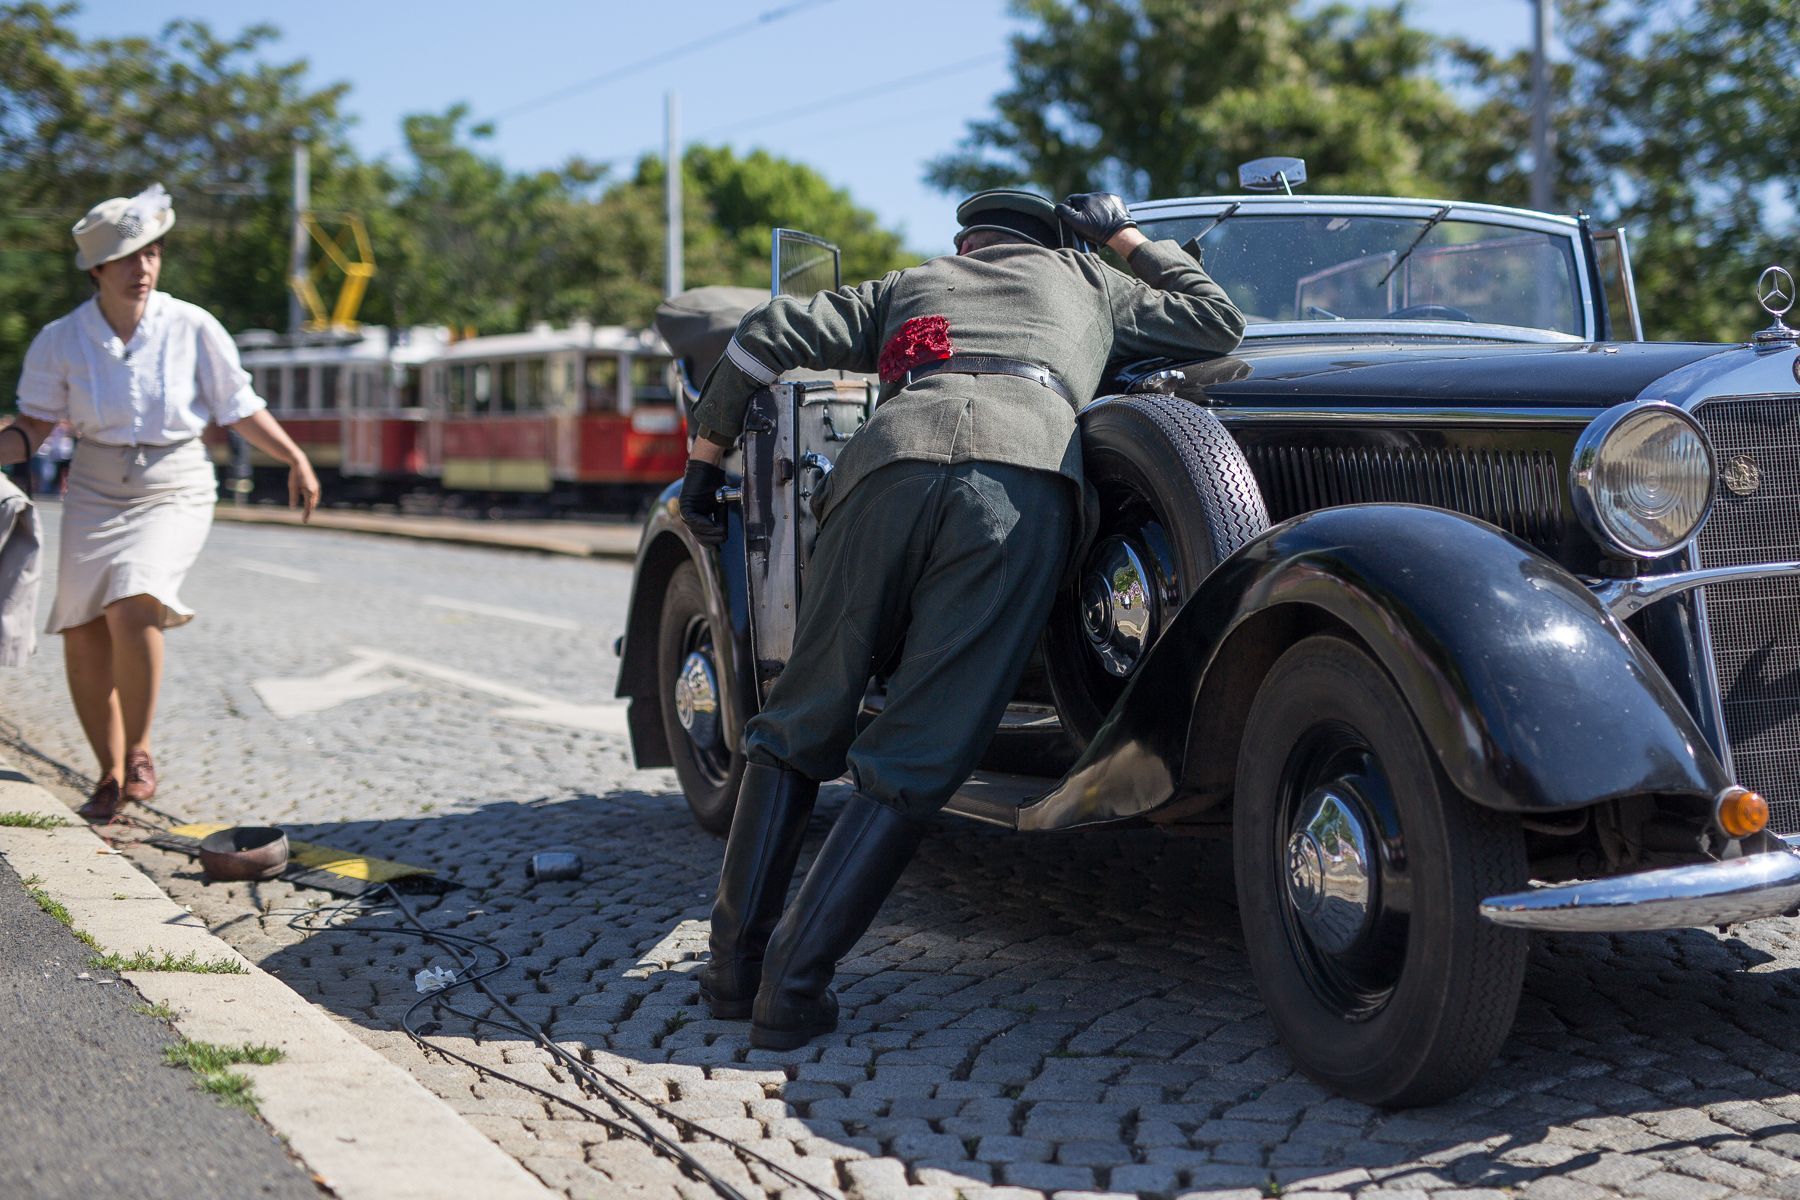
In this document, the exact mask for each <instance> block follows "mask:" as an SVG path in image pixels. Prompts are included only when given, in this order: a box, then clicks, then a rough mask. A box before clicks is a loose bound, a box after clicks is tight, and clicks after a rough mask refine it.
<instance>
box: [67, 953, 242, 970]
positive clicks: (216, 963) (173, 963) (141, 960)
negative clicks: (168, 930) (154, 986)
mask: <svg viewBox="0 0 1800 1200" xmlns="http://www.w3.org/2000/svg"><path fill="white" fill-rule="evenodd" d="M93 965H94V966H96V967H98V968H100V969H101V970H102V971H118V972H124V971H191V972H193V973H195V974H197V975H248V974H249V973H250V970H249V968H248V967H246V966H244V964H243V963H240V962H238V961H236V960H235V959H230V958H201V957H200V956H199V955H197V954H195V953H194V952H193V951H192V950H189V951H188V952H187V953H186V954H184V955H182V956H181V957H180V958H176V957H175V956H174V955H173V954H170V953H169V952H168V951H166V950H165V951H163V952H162V953H161V954H152V953H151V952H150V951H148V950H139V951H138V952H137V953H135V954H101V955H98V956H97V957H95V958H94V960H93Z"/></svg>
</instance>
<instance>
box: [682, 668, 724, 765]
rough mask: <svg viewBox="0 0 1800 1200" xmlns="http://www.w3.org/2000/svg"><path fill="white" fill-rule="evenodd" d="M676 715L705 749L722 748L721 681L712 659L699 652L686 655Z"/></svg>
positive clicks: (697, 744) (697, 742)
mask: <svg viewBox="0 0 1800 1200" xmlns="http://www.w3.org/2000/svg"><path fill="white" fill-rule="evenodd" d="M675 716H676V718H677V719H679V720H680V721H681V727H682V728H683V729H685V730H687V735H688V737H690V738H692V739H693V741H694V744H695V745H696V746H699V747H700V748H701V749H703V750H716V749H718V747H719V681H718V678H717V677H716V676H715V675H714V674H713V665H712V660H711V659H710V658H708V657H707V656H706V655H704V654H701V653H700V652H699V651H695V652H694V653H692V654H690V655H688V656H687V661H686V662H684V663H682V664H681V673H680V674H679V675H677V676H676V677H675Z"/></svg>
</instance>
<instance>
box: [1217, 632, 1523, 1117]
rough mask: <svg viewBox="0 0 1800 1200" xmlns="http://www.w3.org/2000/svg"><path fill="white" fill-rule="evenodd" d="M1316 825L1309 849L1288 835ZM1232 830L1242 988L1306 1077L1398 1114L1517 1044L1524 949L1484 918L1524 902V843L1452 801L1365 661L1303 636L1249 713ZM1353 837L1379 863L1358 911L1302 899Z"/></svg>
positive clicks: (1321, 890)
mask: <svg viewBox="0 0 1800 1200" xmlns="http://www.w3.org/2000/svg"><path fill="white" fill-rule="evenodd" d="M1320 797H1335V800H1330V799H1327V800H1324V801H1323V802H1321V800H1320V799H1319V798H1320ZM1333 805H1335V807H1333ZM1321 811H1323V812H1325V813H1326V814H1328V815H1327V816H1326V818H1325V819H1324V820H1323V821H1322V822H1318V823H1313V824H1312V825H1311V828H1312V829H1313V830H1314V831H1315V832H1319V836H1318V837H1317V838H1316V839H1315V840H1313V842H1312V845H1311V846H1310V847H1309V846H1308V845H1307V844H1306V840H1305V838H1304V836H1296V831H1297V830H1299V829H1300V828H1301V827H1302V826H1305V825H1307V824H1308V821H1307V818H1308V817H1309V816H1310V815H1312V814H1314V813H1315V812H1321ZM1344 813H1348V814H1350V816H1351V817H1352V822H1346V821H1345V820H1343V819H1342V815H1343V814H1344ZM1232 822H1233V840H1234V852H1235V856H1236V870H1237V892H1238V908H1239V916H1240V918H1241V920H1242V922H1243V927H1244V944H1245V949H1246V950H1247V952H1248V954H1249V957H1250V967H1251V972H1252V974H1253V975H1254V976H1255V978H1256V986H1257V989H1258V991H1260V992H1261V993H1262V997H1263V1002H1264V1004H1266V1005H1267V1006H1268V1010H1269V1016H1270V1018H1271V1019H1272V1020H1273V1021H1274V1024H1275V1028H1276V1031H1277V1032H1278V1033H1279V1034H1280V1035H1281V1040H1282V1042H1283V1043H1284V1044H1285V1045H1286V1047H1287V1050H1288V1053H1290V1054H1291V1055H1293V1057H1294V1060H1295V1062H1296V1063H1297V1064H1298V1065H1299V1066H1300V1068H1301V1069H1302V1070H1303V1071H1305V1072H1306V1073H1307V1074H1308V1075H1310V1076H1312V1077H1313V1078H1314V1079H1316V1080H1318V1081H1319V1082H1320V1083H1323V1084H1325V1085H1326V1086H1327V1087H1330V1088H1333V1089H1335V1090H1336V1091H1338V1092H1341V1093H1342V1094H1344V1095H1345V1096H1348V1097H1350V1098H1351V1099H1354V1100H1360V1101H1362V1102H1364V1103H1366V1104H1380V1105H1386V1106H1389V1107H1395V1108H1402V1107H1408V1106H1412V1105H1418V1104H1429V1103H1432V1102H1434V1101H1438V1100H1442V1099H1444V1098H1446V1097H1449V1096H1453V1095H1455V1094H1456V1093H1458V1092H1460V1091H1462V1090H1463V1089H1464V1088H1466V1087H1468V1086H1469V1085H1470V1084H1471V1083H1472V1082H1474V1080H1475V1079H1476V1078H1477V1077H1478V1076H1479V1075H1480V1074H1481V1073H1482V1071H1483V1070H1485V1069H1486V1067H1487V1065H1488V1063H1489V1062H1490V1061H1491V1060H1492V1059H1493V1056H1494V1055H1495V1053H1496V1052H1498V1050H1499V1049H1500V1045H1501V1043H1502V1042H1504V1041H1505V1040H1506V1036H1507V1033H1508V1031H1509V1030H1510V1029H1511V1028H1512V1023H1513V1015H1514V1013H1515V1012H1516V1011H1517V1009H1518V1003H1519V992H1520V989H1521V987H1522V985H1523V981H1524V976H1525V956H1526V949H1527V941H1526V937H1525V934H1524V933H1523V932H1522V931H1520V930H1516V929H1503V928H1501V927H1500V926H1498V925H1493V924H1489V923H1488V922H1486V921H1483V920H1482V919H1481V917H1480V915H1479V913H1478V911H1477V905H1478V904H1479V903H1480V902H1481V900H1483V899H1484V898H1486V897H1488V896H1492V895H1495V894H1497V893H1502V892H1510V891H1515V890H1517V889H1518V888H1520V887H1522V886H1524V881H1525V876H1526V862H1525V848H1524V837H1523V834H1522V833H1521V831H1520V828H1519V824H1518V821H1517V820H1516V819H1515V818H1513V817H1511V816H1509V815H1507V814H1503V813H1496V812H1492V811H1490V810H1487V809H1484V808H1481V807H1479V806H1477V805H1476V804H1474V803H1473V802H1472V801H1470V800H1468V799H1467V798H1466V797H1464V796H1462V795H1461V794H1460V793H1458V792H1457V791H1456V790H1455V789H1454V788H1453V787H1452V786H1451V784H1450V782H1449V780H1448V779H1447V778H1445V776H1444V773H1443V771H1442V770H1441V769H1440V768H1439V766H1438V763H1437V760H1436V758H1435V757H1434V756H1433V755H1432V753H1431V751H1430V748H1429V747H1428V746H1427V745H1426V744H1425V741H1424V737H1423V735H1422V734H1421V732H1420V730H1419V726H1418V722H1417V721H1416V720H1415V719H1414V718H1413V715H1412V712H1411V710H1410V709H1409V708H1408V707H1407V704H1406V701H1405V699H1404V698H1403V697H1402V696H1401V695H1400V692H1399V690H1398V689H1397V688H1396V687H1395V686H1394V684H1393V682H1392V681H1391V680H1390V679H1389V678H1388V676H1387V673H1386V672H1385V671H1383V670H1382V668H1381V666H1380V664H1378V663H1377V662H1376V661H1375V660H1374V659H1372V658H1371V657H1370V656H1369V655H1368V654H1367V653H1365V652H1364V651H1363V650H1362V649H1361V648H1360V647H1358V646H1356V645H1353V644H1352V643H1350V642H1348V641H1346V640H1344V639H1342V638H1338V637H1332V636H1318V637H1311V638H1307V639H1306V640H1305V641H1302V642H1299V643H1298V644H1296V645H1295V646H1293V647H1292V648H1291V649H1289V650H1288V651H1287V652H1286V653H1285V654H1283V655H1282V656H1281V658H1280V659H1279V660H1277V662H1276V663H1275V666H1274V667H1273V668H1272V669H1271V670H1270V672H1269V674H1268V676H1267V678H1265V679H1264V681H1263V684H1262V687H1261V689H1260V690H1259V691H1258V692H1257V695H1256V699H1255V701H1254V703H1253V704H1252V705H1251V708H1250V718H1249V723H1248V725H1247V727H1246V728H1245V731H1244V741H1243V746H1242V749H1241V751H1240V753H1239V757H1238V782H1237V796H1236V802H1235V811H1234V813H1233V817H1232ZM1354 822H1360V825H1361V828H1362V831H1363V832H1364V833H1365V835H1366V836H1365V837H1364V838H1363V840H1362V843H1361V844H1362V845H1363V846H1364V848H1365V850H1366V851H1367V857H1366V858H1365V859H1364V861H1369V860H1373V862H1372V863H1371V868H1372V869H1371V870H1370V872H1369V873H1368V878H1369V879H1370V883H1371V885H1370V887H1369V889H1368V893H1367V901H1366V903H1365V904H1364V905H1362V906H1360V907H1359V906H1358V905H1357V904H1355V903H1354V902H1350V903H1346V902H1344V900H1343V899H1341V897H1343V896H1344V895H1345V894H1346V893H1345V892H1344V890H1343V889H1344V887H1345V885H1344V884H1342V883H1339V884H1337V885H1335V888H1336V890H1335V892H1334V887H1333V885H1331V884H1329V883H1327V884H1325V885H1324V886H1323V887H1313V886H1310V885H1313V884H1317V883H1319V882H1320V881H1321V880H1322V878H1323V877H1322V876H1320V875H1318V874H1315V873H1313V871H1312V869H1311V868H1310V867H1309V865H1308V860H1309V859H1310V860H1311V861H1312V862H1321V861H1325V862H1329V861H1332V860H1333V856H1331V855H1330V854H1329V853H1327V854H1326V855H1324V856H1322V857H1321V856H1319V855H1317V854H1316V851H1317V850H1318V848H1319V847H1320V846H1321V845H1324V846H1327V847H1328V848H1329V847H1330V846H1332V845H1333V844H1334V843H1335V844H1336V845H1337V846H1342V845H1343V844H1345V843H1344V842H1343V841H1340V840H1338V839H1339V831H1342V830H1344V829H1346V828H1347V827H1348V826H1349V825H1350V824H1352V823H1354ZM1321 831H1322V832H1321ZM1352 857H1353V856H1352V855H1342V856H1338V857H1337V858H1336V861H1338V862H1339V863H1343V862H1345V861H1346V860H1348V859H1350V858H1352ZM1355 877H1356V873H1355V872H1353V871H1352V872H1342V873H1340V875H1339V876H1338V878H1339V879H1344V878H1355ZM1291 880H1299V881H1300V882H1297V883H1296V882H1292V881H1291ZM1333 895H1336V896H1338V897H1340V898H1339V899H1331V898H1327V899H1324V901H1323V903H1317V904H1315V903H1313V902H1312V900H1313V898H1314V897H1319V896H1326V897H1330V896H1333ZM1296 896H1299V897H1301V899H1299V900H1296V898H1295V897H1296ZM1359 912H1360V913H1361V914H1362V917H1361V922H1360V924H1358V922H1357V920H1356V919H1355V917H1356V914H1358V913H1359ZM1333 917H1335V918H1336V919H1332V918H1333Z"/></svg>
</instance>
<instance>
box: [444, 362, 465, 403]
mask: <svg viewBox="0 0 1800 1200" xmlns="http://www.w3.org/2000/svg"><path fill="white" fill-rule="evenodd" d="M444 377H445V379H447V380H448V381H449V384H450V394H449V403H448V404H447V405H445V407H446V408H447V409H448V410H449V411H450V412H453V413H461V412H467V411H468V410H469V369H468V368H467V367H446V368H445V369H444Z"/></svg>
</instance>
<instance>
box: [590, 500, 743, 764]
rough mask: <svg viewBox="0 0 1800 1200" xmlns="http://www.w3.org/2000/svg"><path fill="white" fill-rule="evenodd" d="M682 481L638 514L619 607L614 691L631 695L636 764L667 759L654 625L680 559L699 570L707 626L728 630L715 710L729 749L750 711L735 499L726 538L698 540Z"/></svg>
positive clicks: (720, 643) (721, 648) (719, 645)
mask: <svg viewBox="0 0 1800 1200" xmlns="http://www.w3.org/2000/svg"><path fill="white" fill-rule="evenodd" d="M680 495H681V484H680V483H679V482H676V483H672V484H670V485H669V486H668V487H666V488H664V489H663V491H662V494H661V495H659V496H658V497H657V498H656V503H655V504H654V505H652V507H651V509H650V515H649V517H648V518H646V519H645V521H644V531H643V535H642V536H641V537H640V538H639V540H638V552H637V561H636V565H635V567H634V568H633V570H632V575H631V597H630V599H629V601H628V602H627V604H626V609H625V633H624V635H623V636H622V637H621V638H620V639H619V682H618V686H617V688H616V689H615V691H614V694H615V695H617V696H620V697H623V698H625V699H626V700H628V701H630V705H629V708H628V709H627V723H628V726H629V729H630V734H631V751H632V757H633V759H634V760H635V761H636V763H637V765H638V766H640V767H666V766H670V765H672V763H673V761H674V760H673V759H672V758H671V757H670V752H669V744H668V739H667V737H666V735H665V734H664V732H663V726H662V714H661V709H660V703H661V697H660V696H658V695H657V691H656V689H657V688H658V687H660V686H662V684H661V681H660V680H659V679H658V677H657V669H656V645H657V630H658V628H659V627H660V625H661V621H662V609H663V591H664V589H665V588H666V587H667V586H668V582H669V576H671V575H672V574H674V572H675V568H676V567H678V566H680V565H681V564H682V563H683V562H691V563H693V564H694V566H695V568H696V569H697V570H698V571H699V573H700V588H701V591H702V592H703V593H704V594H705V596H706V611H707V615H708V616H709V617H710V618H711V619H712V622H713V628H714V629H718V630H728V631H729V634H728V636H724V637H720V638H718V639H717V640H716V642H715V644H714V647H713V648H714V650H715V651H716V652H717V654H718V656H719V661H718V664H717V665H718V670H719V673H720V676H721V678H720V689H719V690H720V696H719V705H720V710H721V712H720V716H721V718H722V720H723V723H724V730H723V734H724V738H725V744H726V745H727V746H728V747H730V748H731V749H732V750H733V751H736V750H737V749H738V741H739V738H740V736H741V735H742V733H743V729H744V723H745V722H746V721H748V720H749V719H750V717H751V716H752V715H753V714H754V713H755V712H756V684H755V672H754V670H753V669H752V667H753V664H754V662H755V660H754V658H753V657H752V654H751V649H750V602H749V595H748V592H747V584H746V580H745V576H744V522H743V517H742V513H741V511H740V509H739V508H738V506H737V505H735V504H734V505H729V506H728V507H727V509H726V528H727V537H726V540H725V543H724V544H723V545H721V546H718V547H713V546H708V545H706V544H704V543H702V542H700V541H699V540H697V539H696V538H695V537H694V535H693V532H692V531H691V530H689V529H688V527H687V522H685V521H683V520H682V519H681V512H680V509H679V507H678V503H677V502H678V500H679V498H680Z"/></svg>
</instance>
